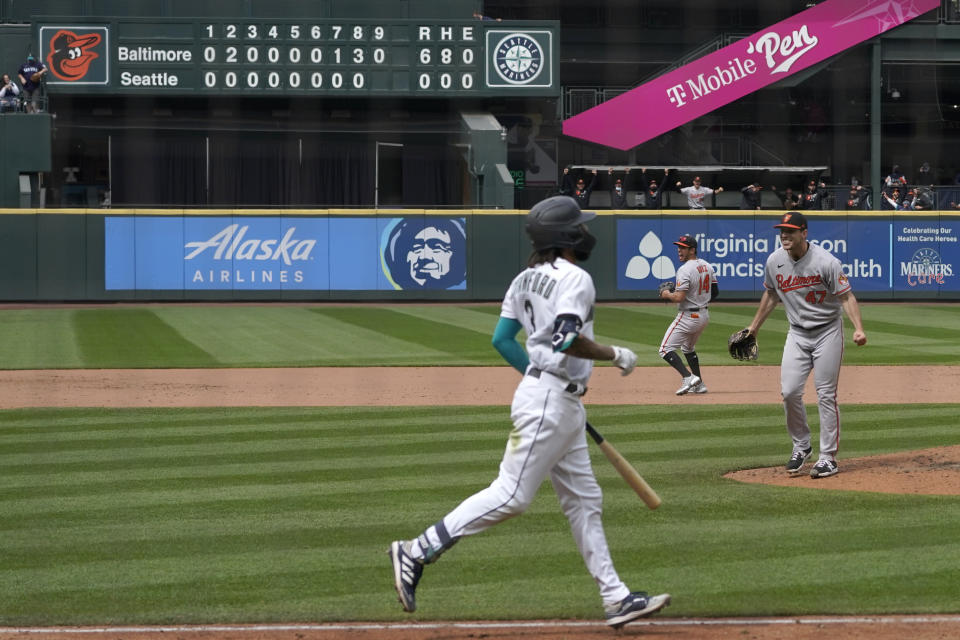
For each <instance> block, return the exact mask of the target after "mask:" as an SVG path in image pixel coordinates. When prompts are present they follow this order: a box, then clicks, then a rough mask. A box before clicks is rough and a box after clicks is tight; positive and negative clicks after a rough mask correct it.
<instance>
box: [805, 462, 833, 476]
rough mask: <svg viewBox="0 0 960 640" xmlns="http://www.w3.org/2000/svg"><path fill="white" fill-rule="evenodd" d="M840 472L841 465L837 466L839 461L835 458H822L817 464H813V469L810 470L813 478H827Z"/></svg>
mask: <svg viewBox="0 0 960 640" xmlns="http://www.w3.org/2000/svg"><path fill="white" fill-rule="evenodd" d="M838 473H840V467H838V466H837V463H836V462H834V461H833V460H820V461H819V462H817V464H815V465H813V469H811V470H810V477H811V478H826V477H828V476H835V475H837V474H838Z"/></svg>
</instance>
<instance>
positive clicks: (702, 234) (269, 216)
mask: <svg viewBox="0 0 960 640" xmlns="http://www.w3.org/2000/svg"><path fill="white" fill-rule="evenodd" d="M598 213H599V215H598V216H597V218H596V219H595V220H594V221H592V222H591V223H590V225H589V227H590V231H591V233H593V234H594V235H596V236H597V238H598V244H597V249H596V250H595V251H594V255H593V256H592V257H591V258H590V260H589V261H588V262H586V263H585V264H584V266H585V267H586V268H587V269H588V270H589V271H590V272H591V274H592V275H593V277H594V281H595V283H596V287H597V296H598V299H599V300H602V301H631V300H640V301H643V300H648V301H649V300H656V299H657V297H656V288H657V284H659V282H660V281H662V280H670V279H673V277H674V276H675V270H676V268H677V267H679V262H677V255H676V247H674V246H673V244H672V243H673V241H674V240H675V239H676V238H677V237H679V236H680V235H681V234H685V233H690V234H694V235H695V237H697V238H698V241H699V243H700V256H701V257H703V258H705V259H707V260H708V261H709V262H711V264H713V265H714V267H715V268H716V269H717V270H718V272H719V273H720V278H719V279H720V290H721V295H722V298H721V299H722V300H724V301H733V300H750V301H755V300H757V299H758V297H759V295H760V292H761V291H762V272H763V264H764V261H765V260H766V257H767V255H768V254H769V253H770V252H771V251H773V250H774V249H775V248H776V247H777V243H778V238H777V232H776V230H775V229H774V228H773V225H774V224H776V223H777V221H778V219H779V215H781V214H780V212H776V211H760V212H756V213H755V214H754V213H752V212H748V211H727V210H714V211H706V212H688V211H664V212H649V213H648V212H636V211H603V212H598ZM884 213H886V215H884ZM524 216H525V212H523V211H502V210H501V211H476V210H422V209H416V210H414V209H399V210H375V211H374V210H296V211H286V210H283V211H281V210H105V209H64V210H48V209H43V210H26V209H7V210H0V249H2V250H0V273H2V274H3V276H2V278H0V299H2V300H3V301H7V302H12V301H22V302H59V301H76V302H87V301H90V302H102V301H178V300H182V301H193V300H196V301H272V300H303V301H308V300H316V301H350V300H369V301H460V302H463V301H490V300H500V299H501V298H502V296H503V293H504V291H505V289H506V287H507V285H508V284H509V282H510V281H511V280H512V278H513V277H514V275H516V273H517V272H518V271H519V270H520V269H522V268H523V266H524V265H525V263H526V260H527V257H528V255H529V249H530V247H529V243H528V242H527V240H526V237H525V235H524V232H523V225H524ZM808 219H809V220H810V231H809V236H808V237H809V239H810V240H811V241H813V242H817V243H821V244H823V246H825V247H826V248H828V249H830V250H831V251H832V252H833V253H834V255H836V256H837V257H838V258H839V259H840V261H841V263H843V265H844V269H845V271H846V273H847V275H848V276H849V277H850V280H851V282H852V284H853V290H854V292H855V293H856V295H857V297H858V298H859V299H861V300H901V299H902V300H918V299H926V300H957V299H960V276H958V273H957V271H958V269H960V242H958V239H960V214H958V213H953V212H923V213H921V212H917V213H913V214H906V215H905V214H903V213H897V214H896V215H893V214H892V212H889V213H887V212H864V213H860V212H849V213H848V212H834V211H823V212H810V213H809V214H808ZM438 274H442V275H438Z"/></svg>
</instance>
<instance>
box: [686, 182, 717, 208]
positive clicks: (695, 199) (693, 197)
mask: <svg viewBox="0 0 960 640" xmlns="http://www.w3.org/2000/svg"><path fill="white" fill-rule="evenodd" d="M680 193H682V194H683V195H685V196H687V204H688V205H690V208H691V209H703V208H705V207H704V204H703V200H704V198H706V197H707V196H708V195H710V194H711V193H713V189H711V188H710V187H684V188H683V189H680Z"/></svg>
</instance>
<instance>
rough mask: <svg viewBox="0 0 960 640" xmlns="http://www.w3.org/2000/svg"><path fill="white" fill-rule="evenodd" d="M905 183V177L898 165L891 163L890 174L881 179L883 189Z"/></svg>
mask: <svg viewBox="0 0 960 640" xmlns="http://www.w3.org/2000/svg"><path fill="white" fill-rule="evenodd" d="M904 184H907V177H906V176H905V175H903V173H901V172H900V165H898V164H895V165H893V169H891V171H890V174H889V175H888V176H887V177H886V178H884V179H883V186H884V190H888V189H893V187H899V186H900V185H904Z"/></svg>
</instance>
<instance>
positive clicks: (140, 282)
mask: <svg viewBox="0 0 960 640" xmlns="http://www.w3.org/2000/svg"><path fill="white" fill-rule="evenodd" d="M104 224H105V231H104V240H105V256H104V258H105V271H104V281H105V286H106V289H107V290H139V291H151V290H215V289H220V290H236V289H246V290H267V291H270V290H291V289H299V290H314V291H331V290H337V291H384V290H425V289H433V290H440V289H451V290H463V289H466V287H467V266H466V265H467V259H466V258H467V257H466V252H467V241H466V238H467V233H466V220H465V218H445V217H435V216H408V217H403V218H374V217H343V218H340V217H335V218H331V217H252V216H251V217H247V216H235V217H230V216H196V217H193V216H112V217H108V218H106V220H105V223H104Z"/></svg>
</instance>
